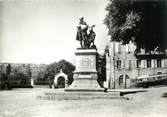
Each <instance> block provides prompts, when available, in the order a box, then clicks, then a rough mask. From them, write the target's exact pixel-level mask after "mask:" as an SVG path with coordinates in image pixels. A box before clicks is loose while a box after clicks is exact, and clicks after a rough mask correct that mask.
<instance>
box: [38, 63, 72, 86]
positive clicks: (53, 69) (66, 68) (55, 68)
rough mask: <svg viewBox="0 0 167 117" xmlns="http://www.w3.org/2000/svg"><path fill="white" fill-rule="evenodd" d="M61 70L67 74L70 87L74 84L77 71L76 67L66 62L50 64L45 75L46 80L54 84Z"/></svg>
mask: <svg viewBox="0 0 167 117" xmlns="http://www.w3.org/2000/svg"><path fill="white" fill-rule="evenodd" d="M61 69H62V71H63V72H64V73H65V74H67V76H68V84H69V85H70V84H71V83H72V82H73V71H74V70H75V66H74V65H73V64H72V63H70V62H68V61H66V60H60V61H59V62H54V63H51V64H49V65H48V66H47V68H46V71H45V73H44V79H45V80H46V81H50V82H53V80H54V77H55V75H56V74H57V73H59V72H60V70H61ZM44 79H43V80H44ZM41 81H42V80H41Z"/></svg>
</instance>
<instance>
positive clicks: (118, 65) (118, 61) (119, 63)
mask: <svg viewBox="0 0 167 117" xmlns="http://www.w3.org/2000/svg"><path fill="white" fill-rule="evenodd" d="M117 68H118V69H120V68H121V60H117Z"/></svg>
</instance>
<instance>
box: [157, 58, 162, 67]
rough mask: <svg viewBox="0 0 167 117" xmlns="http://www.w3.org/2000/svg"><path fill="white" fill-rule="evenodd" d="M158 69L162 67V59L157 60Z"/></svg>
mask: <svg viewBox="0 0 167 117" xmlns="http://www.w3.org/2000/svg"><path fill="white" fill-rule="evenodd" d="M157 67H161V59H158V60H157Z"/></svg>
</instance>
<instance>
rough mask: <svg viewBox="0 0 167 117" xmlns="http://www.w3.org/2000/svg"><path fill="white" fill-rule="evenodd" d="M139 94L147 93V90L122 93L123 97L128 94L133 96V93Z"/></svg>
mask: <svg viewBox="0 0 167 117" xmlns="http://www.w3.org/2000/svg"><path fill="white" fill-rule="evenodd" d="M138 92H147V90H140V91H128V92H120V94H121V96H124V95H127V94H133V93H138Z"/></svg>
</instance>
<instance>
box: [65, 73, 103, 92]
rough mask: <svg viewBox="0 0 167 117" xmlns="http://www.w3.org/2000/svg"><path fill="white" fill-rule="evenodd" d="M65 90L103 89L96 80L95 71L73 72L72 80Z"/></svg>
mask: <svg viewBox="0 0 167 117" xmlns="http://www.w3.org/2000/svg"><path fill="white" fill-rule="evenodd" d="M65 91H104V89H103V88H101V87H100V85H99V84H98V82H97V73H96V72H94V73H90V72H87V73H84V72H77V73H74V82H73V83H72V85H70V87H68V88H66V89H65Z"/></svg>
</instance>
